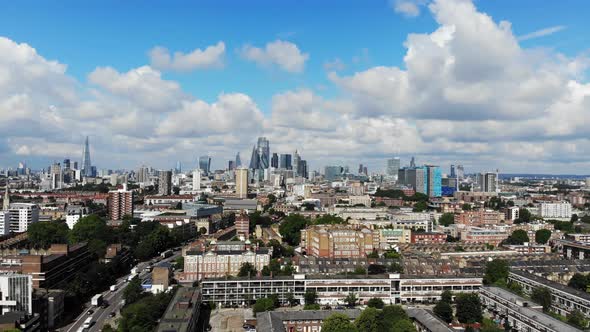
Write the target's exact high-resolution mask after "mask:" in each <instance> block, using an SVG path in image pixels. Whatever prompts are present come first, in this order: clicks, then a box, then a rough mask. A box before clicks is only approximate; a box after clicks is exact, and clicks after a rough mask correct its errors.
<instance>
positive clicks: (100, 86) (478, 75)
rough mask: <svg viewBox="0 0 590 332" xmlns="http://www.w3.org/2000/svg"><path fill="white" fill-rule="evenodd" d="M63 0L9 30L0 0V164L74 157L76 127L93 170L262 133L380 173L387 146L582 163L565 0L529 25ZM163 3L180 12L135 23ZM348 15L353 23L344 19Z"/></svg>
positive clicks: (523, 166)
mask: <svg viewBox="0 0 590 332" xmlns="http://www.w3.org/2000/svg"><path fill="white" fill-rule="evenodd" d="M400 2H404V3H408V4H409V5H406V6H401V5H400V4H399V3H400ZM71 4H72V5H71V6H66V7H68V8H67V11H68V12H69V13H70V14H72V15H74V16H77V17H79V19H78V20H76V21H72V22H69V21H68V22H66V21H63V22H60V24H57V25H55V26H54V28H55V29H56V32H57V33H55V34H48V33H46V32H47V31H46V29H45V27H46V26H48V25H49V24H47V23H48V22H49V21H50V20H51V21H54V17H55V15H57V14H56V11H57V10H59V9H56V8H52V7H51V6H46V5H43V4H41V5H39V4H35V5H34V6H35V8H36V12H38V13H39V15H38V20H37V21H35V23H34V24H32V25H31V26H30V27H29V28H28V29H21V28H19V27H21V25H19V24H16V23H15V22H16V21H15V20H17V21H18V20H20V19H22V17H23V15H25V13H27V12H28V9H30V6H31V4H28V3H26V2H25V3H18V4H16V3H10V4H9V3H6V4H2V5H0V9H2V10H0V13H1V14H0V29H1V30H0V31H3V32H2V34H1V35H0V36H1V37H0V50H2V54H3V55H2V59H0V71H1V72H3V73H6V74H7V75H5V77H6V79H5V80H2V81H0V91H1V92H0V117H1V118H2V121H1V123H0V130H2V132H3V133H4V135H3V138H2V139H0V160H1V162H0V167H3V168H7V167H15V165H17V163H18V162H19V161H23V160H24V161H26V162H27V164H28V165H29V166H30V167H31V168H34V169H40V168H42V167H44V166H45V165H48V164H50V163H51V161H53V160H63V158H70V159H72V160H77V156H79V154H80V152H79V148H80V142H82V141H83V138H84V137H85V136H90V137H91V140H92V147H91V149H92V163H93V165H96V166H97V167H98V168H128V169H133V168H136V167H138V166H140V165H142V164H144V163H149V164H151V165H153V166H154V167H159V168H165V167H173V165H168V164H167V163H166V162H167V161H168V160H179V161H181V162H182V163H183V164H184V165H191V166H192V165H194V164H195V161H196V157H197V156H200V155H209V156H211V157H212V169H217V168H222V167H223V165H226V164H227V161H228V160H231V159H233V158H234V156H235V154H236V152H240V155H241V156H250V154H251V148H252V146H253V145H254V144H255V143H256V142H255V139H256V138H257V137H267V138H268V139H269V141H270V142H271V144H272V146H271V150H272V151H273V152H279V153H292V151H295V150H299V151H300V152H301V153H302V154H303V155H305V157H306V159H307V160H308V162H309V169H320V168H322V167H323V166H325V165H330V164H340V165H350V166H353V165H357V164H359V163H362V164H363V165H366V166H367V167H368V168H369V171H372V170H374V171H377V170H378V171H383V170H384V169H385V162H386V160H387V159H390V158H392V157H398V156H399V157H401V158H402V159H406V158H409V157H410V156H416V157H417V158H418V159H419V160H420V161H421V162H427V163H430V164H435V165H440V166H441V167H442V168H444V169H447V168H448V167H449V165H451V164H457V163H461V164H463V165H465V166H466V167H467V168H468V169H469V170H473V171H486V170H488V169H489V167H490V165H492V166H491V167H493V168H494V169H495V168H499V169H500V170H501V172H505V173H523V172H528V173H531V170H534V173H548V174H563V173H567V174H586V173H588V172H587V171H585V170H586V169H588V167H589V166H590V161H589V159H588V157H587V156H588V155H590V154H589V153H588V152H590V151H589V150H588V149H590V144H588V143H590V142H589V139H588V137H587V135H585V126H584V124H585V123H588V122H590V111H589V108H588V107H586V104H587V100H588V95H589V94H590V92H589V91H590V86H589V85H588V83H587V79H586V72H587V68H588V65H589V63H590V60H589V59H588V57H587V55H586V53H585V46H584V45H587V44H588V43H587V42H586V41H587V39H588V37H585V35H584V34H583V33H582V32H583V31H585V30H586V28H587V27H588V23H586V22H584V21H583V20H582V19H580V18H579V17H578V16H579V15H577V16H576V15H575V14H576V13H577V12H579V11H578V10H576V9H575V7H576V6H559V5H557V4H553V3H551V4H547V5H546V6H543V8H538V9H536V12H535V13H536V15H537V16H538V17H543V18H544V20H543V23H542V24H540V23H539V22H540V20H531V19H530V15H529V14H530V13H529V9H530V8H531V6H532V4H533V3H532V2H530V1H523V2H522V3H519V4H518V5H514V6H512V7H506V6H501V5H497V4H495V3H494V2H491V1H478V2H476V3H475V4H474V3H472V2H471V1H466V0H436V1H432V2H423V1H409V0H408V1H385V0H384V1H374V2H355V1H346V2H345V3H343V4H340V3H339V4H340V5H336V3H335V2H327V3H326V4H324V5H319V4H311V3H309V4H305V5H302V6H297V4H296V3H295V2H285V3H282V4H280V5H277V4H272V3H267V2H256V3H255V4H254V5H252V6H249V7H248V8H246V7H247V6H245V5H237V6H239V7H240V9H242V10H243V12H244V13H250V14H251V15H254V16H253V17H256V20H257V21H258V22H257V23H256V24H243V26H244V31H234V30H235V29H227V28H223V29H218V31H217V30H216V29H209V28H208V27H207V28H206V29H205V24H207V23H211V21H210V20H207V19H204V20H198V19H194V18H195V17H201V16H207V15H211V14H212V13H214V14H215V15H213V16H215V17H216V19H218V20H221V21H222V22H233V23H235V24H240V23H245V22H247V21H243V20H244V18H242V17H239V16H238V15H237V14H236V13H223V12H220V11H218V9H220V8H224V4H211V5H209V6H202V7H198V8H197V7H193V8H192V9H193V10H186V9H183V13H180V12H179V8H177V7H175V6H166V8H155V9H142V8H139V9H138V8H135V7H134V6H127V5H123V4H120V11H119V12H120V14H122V15H126V14H128V13H131V12H133V13H136V14H137V15H138V17H137V22H136V26H133V29H129V30H128V31H127V29H126V28H127V27H128V25H126V24H127V23H117V24H116V25H115V26H113V27H109V28H107V27H104V29H106V30H105V31H97V29H96V27H97V26H98V22H100V17H101V15H102V13H103V12H102V11H100V10H97V11H95V14H89V12H93V11H92V10H89V11H88V9H89V8H87V7H81V6H79V5H76V4H75V3H71ZM579 4H580V6H582V7H584V6H587V4H585V3H583V2H579ZM225 5H227V4H225ZM331 5H333V6H331ZM195 6H197V5H195ZM242 6H244V7H242ZM131 7H133V8H131ZM156 7H157V6H156ZM181 7H182V6H181ZM335 8H337V10H334V9H335ZM508 9H509V10H508ZM137 10H138V12H136V11H137ZM162 12H167V13H168V14H170V15H180V16H179V17H182V19H179V20H178V22H177V25H175V26H161V25H159V24H160V23H159V24H157V25H156V26H155V27H151V26H150V21H149V20H150V19H152V18H154V17H155V16H156V15H158V14H161V13H162ZM238 12H239V11H238ZM275 14H276V15H275ZM328 14H333V17H332V16H331V17H330V18H329V22H325V21H324V20H322V19H323V18H325V17H328V16H330V15H328ZM118 15H119V14H118ZM245 16H248V15H245ZM369 17H371V20H368V19H367V18H369ZM357 20H362V21H363V22H366V23H367V24H366V26H363V27H357V28H356V30H355V28H353V27H351V26H349V25H350V24H348V22H354V21H357ZM194 22H199V23H194ZM199 24H200V25H199ZM328 26H331V27H332V26H333V28H329V29H328ZM199 28H201V29H204V30H203V32H202V33H195V34H192V37H179V34H178V33H175V32H177V31H182V29H187V30H188V31H201V30H199ZM109 29H118V30H112V31H111V30H109ZM138 29H146V30H145V32H146V33H145V36H144V37H140V35H142V34H140V33H139V30H138ZM158 29H159V30H158ZM115 31H126V32H125V34H124V35H121V36H120V38H118V39H117V42H116V46H115V44H113V41H111V40H107V39H106V38H105V37H104V36H103V33H105V35H106V34H108V33H109V32H115ZM311 31H314V32H317V33H311ZM473 31H479V32H478V33H477V34H474V33H473ZM189 35H191V34H189ZM86 36H92V37H94V38H92V40H93V43H90V44H88V45H86V46H87V47H86V48H85V49H84V50H83V52H82V51H81V50H79V49H76V48H75V46H76V45H78V44H80V42H79V40H80V39H81V38H83V37H86ZM252 36H255V37H252ZM342 36H348V37H347V38H343V37H342ZM84 40H86V38H84ZM134 40H137V42H136V43H127V41H134ZM327 40H330V41H331V43H330V47H329V48H328V47H327V46H325V44H326V43H325V41H327ZM120 44H123V45H120ZM65 45H68V46H67V47H66V46H65ZM103 49H104V50H109V51H110V52H109V51H107V52H105V51H102V50H103ZM474 50H476V51H474ZM78 51H80V52H82V53H81V56H76V57H74V56H73V54H78ZM90 53H96V54H90ZM111 53H112V54H111ZM481 54H485V55H486V56H485V57H482V56H480V55H481ZM279 55H280V56H279ZM33 69H34V70H33ZM402 164H403V161H402Z"/></svg>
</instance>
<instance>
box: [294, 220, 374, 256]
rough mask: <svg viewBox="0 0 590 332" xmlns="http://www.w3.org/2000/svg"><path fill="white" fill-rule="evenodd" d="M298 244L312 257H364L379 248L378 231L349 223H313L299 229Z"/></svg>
mask: <svg viewBox="0 0 590 332" xmlns="http://www.w3.org/2000/svg"><path fill="white" fill-rule="evenodd" d="M300 246H301V248H302V249H303V250H305V252H306V253H307V255H311V256H314V257H329V258H360V257H366V256H367V255H368V254H370V253H372V252H373V251H375V250H378V249H379V231H377V230H371V229H369V228H366V227H360V228H354V227H352V226H350V225H315V226H310V227H308V228H306V229H302V230H301V244H300Z"/></svg>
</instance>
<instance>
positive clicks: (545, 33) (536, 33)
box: [518, 25, 566, 41]
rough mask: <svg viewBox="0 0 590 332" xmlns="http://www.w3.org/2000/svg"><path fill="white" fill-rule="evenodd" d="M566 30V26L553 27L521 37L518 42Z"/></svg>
mask: <svg viewBox="0 0 590 332" xmlns="http://www.w3.org/2000/svg"><path fill="white" fill-rule="evenodd" d="M565 28H566V27H565V26H564V25H557V26H553V27H548V28H544V29H540V30H537V31H533V32H531V33H527V34H526V35H522V36H519V37H518V40H520V41H525V40H529V39H534V38H539V37H545V36H549V35H552V34H554V33H556V32H559V31H561V30H564V29H565Z"/></svg>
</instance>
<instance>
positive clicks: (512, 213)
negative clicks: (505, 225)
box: [504, 206, 520, 221]
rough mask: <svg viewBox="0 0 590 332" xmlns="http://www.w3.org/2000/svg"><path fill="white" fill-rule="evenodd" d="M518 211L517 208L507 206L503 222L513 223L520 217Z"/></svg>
mask: <svg viewBox="0 0 590 332" xmlns="http://www.w3.org/2000/svg"><path fill="white" fill-rule="evenodd" d="M519 211H520V209H519V207H518V206H509V207H507V208H505V209H504V220H507V221H514V220H516V219H518V218H519V217H520V212H519Z"/></svg>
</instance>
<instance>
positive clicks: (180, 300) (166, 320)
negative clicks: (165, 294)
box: [156, 287, 201, 332]
mask: <svg viewBox="0 0 590 332" xmlns="http://www.w3.org/2000/svg"><path fill="white" fill-rule="evenodd" d="M200 307H201V293H200V292H199V289H198V288H196V287H180V288H178V289H177V290H176V293H175V294H174V297H173V298H172V301H170V303H169V304H168V307H167V308H166V312H164V315H163V316H162V318H161V319H160V321H159V323H158V327H157V328H156V331H157V332H170V331H175V332H193V331H195V329H196V328H197V321H198V320H199V314H200Z"/></svg>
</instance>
